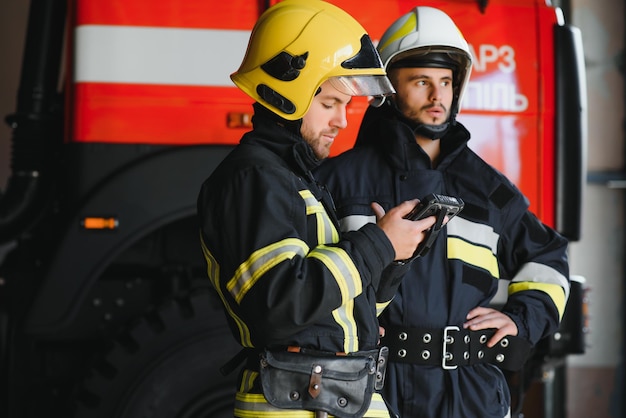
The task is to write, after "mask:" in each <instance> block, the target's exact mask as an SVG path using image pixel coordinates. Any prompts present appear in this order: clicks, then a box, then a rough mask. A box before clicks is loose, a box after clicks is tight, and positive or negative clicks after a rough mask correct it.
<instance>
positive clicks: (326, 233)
mask: <svg viewBox="0 0 626 418" xmlns="http://www.w3.org/2000/svg"><path fill="white" fill-rule="evenodd" d="M299 193H300V196H301V197H302V199H304V204H305V206H306V214H307V215H315V220H316V223H317V242H318V244H332V243H335V242H337V241H339V232H338V231H337V228H336V227H335V225H334V224H333V222H332V221H331V219H330V217H329V216H328V213H326V209H325V208H324V205H322V203H321V202H320V201H318V200H317V199H316V198H315V196H313V193H311V191H310V190H308V189H305V190H300V191H299Z"/></svg>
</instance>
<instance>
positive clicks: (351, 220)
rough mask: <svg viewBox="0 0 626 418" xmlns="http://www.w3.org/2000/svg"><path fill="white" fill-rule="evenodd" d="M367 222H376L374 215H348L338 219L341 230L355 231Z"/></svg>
mask: <svg viewBox="0 0 626 418" xmlns="http://www.w3.org/2000/svg"><path fill="white" fill-rule="evenodd" d="M369 223H376V216H373V215H372V216H367V215H349V216H346V217H345V218H341V219H340V220H339V228H340V229H341V231H342V232H348V231H356V230H358V229H361V227H362V226H363V225H365V224H369Z"/></svg>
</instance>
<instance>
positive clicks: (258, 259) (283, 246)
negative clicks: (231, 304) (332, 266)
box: [226, 238, 309, 303]
mask: <svg viewBox="0 0 626 418" xmlns="http://www.w3.org/2000/svg"><path fill="white" fill-rule="evenodd" d="M308 251H309V247H308V246H307V245H306V243H305V242H304V241H302V240H299V239H296V238H286V239H284V240H281V241H278V242H275V243H273V244H270V245H268V246H267V247H264V248H261V249H259V250H257V251H255V252H254V253H252V255H251V256H250V257H249V258H248V259H247V260H246V261H244V262H243V263H241V265H240V266H239V267H238V268H237V270H236V271H235V275H234V277H233V278H232V279H230V280H229V281H228V283H227V284H226V288H227V289H228V291H229V292H230V293H231V295H232V296H233V298H234V299H235V301H237V303H241V300H242V299H243V297H244V296H245V295H246V293H248V290H250V289H251V288H252V286H254V284H255V283H256V282H257V280H259V278H261V277H262V276H263V274H265V273H266V272H267V271H268V270H271V269H272V268H273V267H274V266H276V265H278V264H280V263H282V262H283V261H285V260H290V259H292V258H294V257H296V256H301V257H304V255H305V254H306V253H307V252H308Z"/></svg>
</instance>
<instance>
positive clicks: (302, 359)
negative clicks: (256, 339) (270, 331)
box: [259, 347, 387, 418]
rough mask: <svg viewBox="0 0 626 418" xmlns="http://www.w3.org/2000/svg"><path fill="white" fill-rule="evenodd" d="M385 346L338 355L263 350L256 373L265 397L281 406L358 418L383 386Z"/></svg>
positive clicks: (303, 350)
mask: <svg viewBox="0 0 626 418" xmlns="http://www.w3.org/2000/svg"><path fill="white" fill-rule="evenodd" d="M386 365H387V349H386V347H382V348H381V349H379V350H373V351H361V352H357V353H350V354H343V355H337V353H326V352H319V351H313V350H306V349H298V350H291V349H290V350H279V351H269V350H265V351H263V352H262V353H261V355H260V363H259V373H260V376H261V384H262V387H263V395H264V396H265V399H266V400H267V401H268V402H269V403H270V404H272V405H273V406H275V407H277V408H281V409H297V410H310V411H317V412H326V413H329V414H332V415H334V416H336V417H338V418H357V417H362V416H363V414H365V412H366V411H367V409H368V408H369V405H370V402H371V399H372V394H373V393H374V392H376V391H378V390H380V389H382V386H383V383H384V378H385V368H386Z"/></svg>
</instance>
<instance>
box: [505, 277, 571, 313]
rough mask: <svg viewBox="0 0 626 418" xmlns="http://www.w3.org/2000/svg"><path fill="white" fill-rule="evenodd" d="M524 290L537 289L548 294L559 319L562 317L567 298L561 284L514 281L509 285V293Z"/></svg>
mask: <svg viewBox="0 0 626 418" xmlns="http://www.w3.org/2000/svg"><path fill="white" fill-rule="evenodd" d="M524 290H539V291H541V292H544V293H546V294H548V296H550V299H552V302H553V303H554V305H555V306H556V308H557V310H558V311H559V319H560V318H563V312H565V303H566V302H567V299H566V296H565V292H564V290H563V288H562V287H561V286H559V285H557V284H550V283H536V282H515V283H511V284H510V285H509V295H512V294H514V293H517V292H523V291H524Z"/></svg>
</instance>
